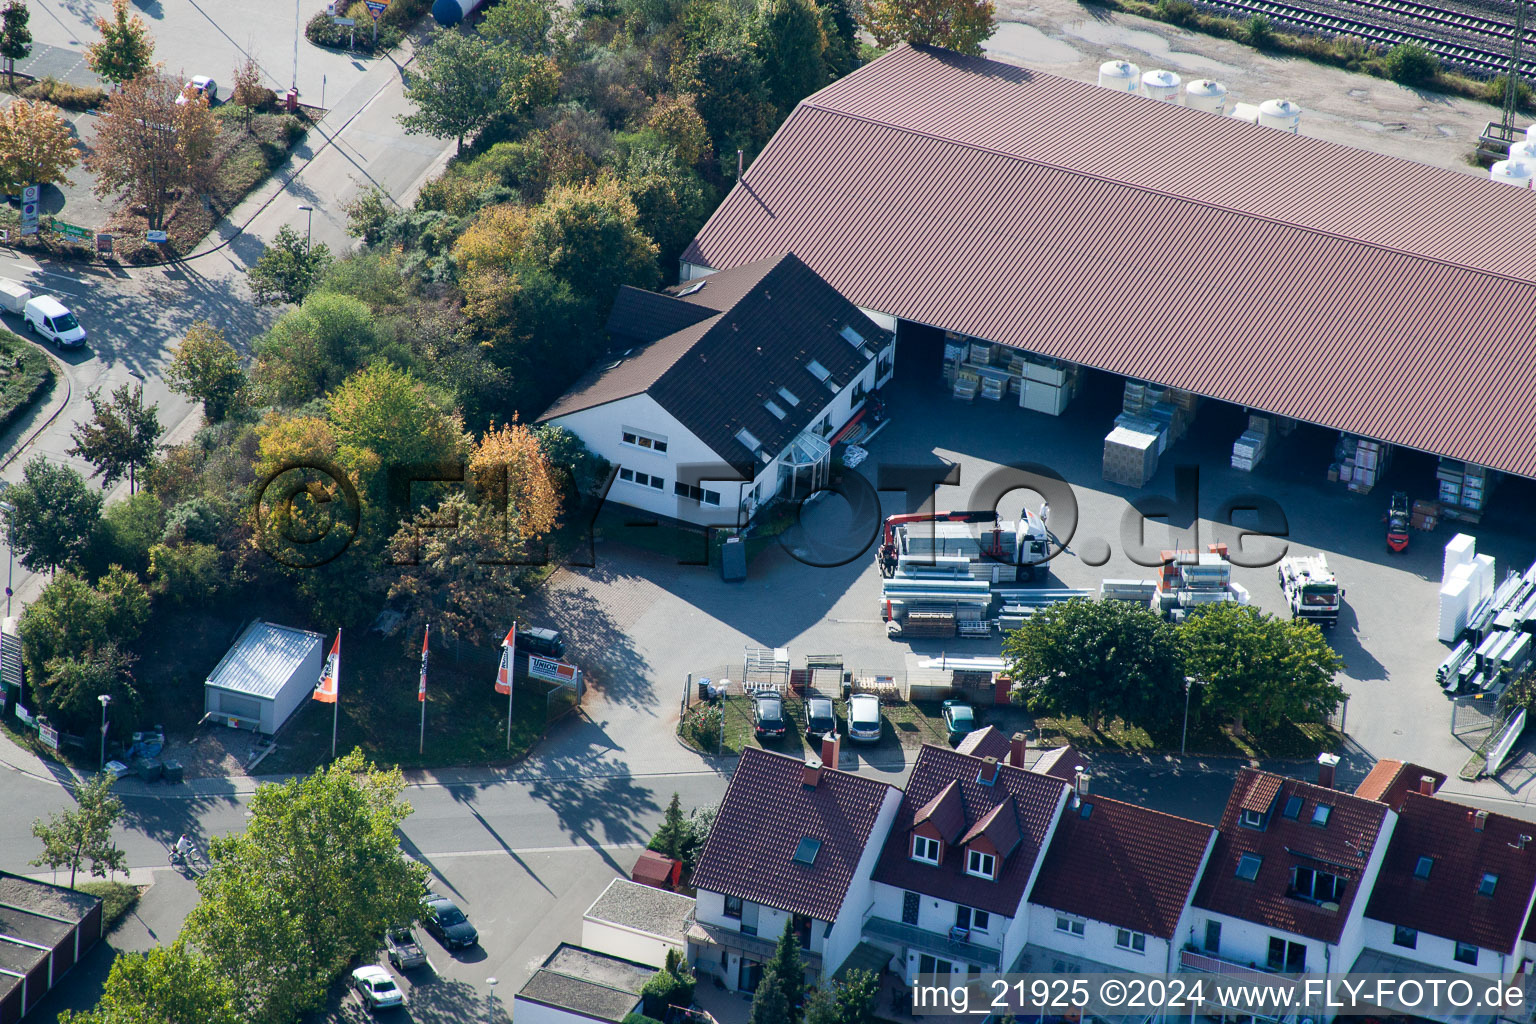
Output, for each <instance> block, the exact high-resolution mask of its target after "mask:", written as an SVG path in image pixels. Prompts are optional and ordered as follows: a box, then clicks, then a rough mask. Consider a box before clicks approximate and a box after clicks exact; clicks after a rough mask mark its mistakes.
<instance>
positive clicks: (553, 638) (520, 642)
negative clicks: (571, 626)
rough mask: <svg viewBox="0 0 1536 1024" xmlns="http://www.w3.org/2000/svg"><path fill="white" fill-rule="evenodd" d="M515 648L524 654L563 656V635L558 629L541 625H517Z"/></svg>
mask: <svg viewBox="0 0 1536 1024" xmlns="http://www.w3.org/2000/svg"><path fill="white" fill-rule="evenodd" d="M517 649H518V650H519V651H522V652H523V653H524V654H536V655H538V656H539V657H541V658H563V657H565V637H563V636H561V635H560V631H559V630H558V629H545V628H544V627H543V626H519V627H517Z"/></svg>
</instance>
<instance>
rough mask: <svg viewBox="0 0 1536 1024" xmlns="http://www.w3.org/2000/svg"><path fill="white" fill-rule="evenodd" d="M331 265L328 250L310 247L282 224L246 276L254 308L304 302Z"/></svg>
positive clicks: (322, 244) (321, 244)
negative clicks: (254, 303)
mask: <svg viewBox="0 0 1536 1024" xmlns="http://www.w3.org/2000/svg"><path fill="white" fill-rule="evenodd" d="M330 265H331V250H330V247H329V246H327V245H326V244H325V243H324V242H321V243H320V244H319V245H314V246H312V245H310V241H309V239H308V238H305V237H300V236H299V233H298V232H297V231H295V230H294V229H293V228H291V227H289V226H288V225H287V224H284V225H283V226H282V227H280V228H278V229H277V237H276V238H274V239H272V243H271V244H270V245H268V246H267V247H266V248H265V249H263V250H262V253H261V255H260V256H259V257H257V259H256V262H255V264H253V265H252V266H251V267H250V268H249V269H248V270H246V272H245V279H246V281H247V282H249V283H250V286H251V292H252V294H253V295H255V297H256V305H258V306H270V305H274V304H276V303H279V302H292V303H299V302H303V301H304V298H305V296H307V295H308V294H309V293H310V291H311V290H312V289H313V288H314V287H315V282H317V281H319V280H320V278H321V277H322V276H323V275H324V274H325V270H326V268H327V267H329V266H330Z"/></svg>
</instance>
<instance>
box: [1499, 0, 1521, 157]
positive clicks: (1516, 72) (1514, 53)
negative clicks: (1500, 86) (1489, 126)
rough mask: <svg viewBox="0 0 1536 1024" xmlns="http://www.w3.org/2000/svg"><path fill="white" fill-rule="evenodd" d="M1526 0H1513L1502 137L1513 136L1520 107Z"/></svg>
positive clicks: (1510, 137)
mask: <svg viewBox="0 0 1536 1024" xmlns="http://www.w3.org/2000/svg"><path fill="white" fill-rule="evenodd" d="M1525 4H1526V0H1515V40H1514V43H1513V44H1512V45H1511V46H1510V48H1509V77H1508V79H1507V80H1506V81H1505V83H1504V137H1505V138H1508V139H1513V138H1514V132H1515V114H1517V113H1518V112H1519V107H1520V82H1521V78H1520V51H1521V50H1523V49H1524V48H1525Z"/></svg>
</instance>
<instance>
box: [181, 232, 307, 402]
mask: <svg viewBox="0 0 1536 1024" xmlns="http://www.w3.org/2000/svg"><path fill="white" fill-rule="evenodd" d="M284 230H287V229H286V228H285V229H284ZM270 251H271V250H268V252H270ZM262 258H263V259H265V258H266V256H265V254H263V257H262ZM258 265H259V264H258ZM165 382H166V384H167V385H169V387H170V389H171V390H172V391H174V392H176V393H177V394H179V395H186V396H187V397H188V398H190V399H193V400H194V401H198V402H201V403H203V413H204V415H206V416H207V417H208V420H209V422H211V423H218V422H219V421H221V420H223V419H224V417H226V416H228V415H229V414H230V413H231V412H232V411H233V410H234V409H235V408H236V407H237V406H238V405H239V403H240V400H241V397H242V395H243V394H244V392H245V370H244V369H242V368H241V366H240V354H239V353H238V352H236V351H235V349H234V346H233V345H231V344H230V343H229V342H227V341H225V340H224V332H223V331H221V330H219V329H218V328H217V327H215V326H213V324H211V323H209V322H208V321H207V320H198V321H196V322H195V323H193V325H192V326H191V327H189V328H187V333H186V335H185V336H184V337H183V338H182V340H181V344H180V345H177V346H176V350H175V352H173V353H172V354H171V363H170V365H169V366H167V367H166V368H165Z"/></svg>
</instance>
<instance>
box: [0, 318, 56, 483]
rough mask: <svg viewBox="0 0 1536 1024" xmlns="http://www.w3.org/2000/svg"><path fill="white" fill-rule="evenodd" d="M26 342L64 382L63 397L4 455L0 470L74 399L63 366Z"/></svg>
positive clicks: (35, 438)
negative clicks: (25, 437) (23, 439)
mask: <svg viewBox="0 0 1536 1024" xmlns="http://www.w3.org/2000/svg"><path fill="white" fill-rule="evenodd" d="M27 342H28V344H31V345H34V346H36V347H37V349H38V351H40V352H42V353H43V356H44V357H45V358H46V359H47V360H48V362H49V363H50V364H51V365H52V366H53V371H54V373H55V375H56V377H57V379H59V380H62V381H63V382H64V397H63V399H61V400H60V401H59V404H58V406H57V408H55V409H54V410H53V412H51V413H49V414H48V416H47V418H46V419H44V420H43V422H41V423H39V424H38V425H37V427H36V429H34V430H33V431H32V433H31V434H29V435H28V436H27V439H26V440H25V441H22V442H21V443H19V444H17V445H16V446H15V447H14V448H12V449H11V451H10V452H9V453H7V454H6V456H5V459H4V461H0V470H3V469H8V468H10V465H11V463H13V462H15V461H16V460H17V458H19V457H20V456H21V454H22V453H23V452H25V451H26V450H27V449H28V448H29V447H31V445H32V442H33V441H36V440H37V439H38V437H40V436H41V435H42V433H43V431H45V430H47V429H48V428H49V427H51V426H53V421H54V420H56V419H58V418H59V415H60V414H61V413H62V412H63V411H64V410H65V409H66V408H68V406H69V401H70V399H71V398H73V397H74V384H73V382H71V381H70V379H69V374H68V373H66V372H65V371H64V364H63V363H61V362H59V361H58V360H57V359H56V358H54V355H53V353H52V352H49V351H48V350H47V349H46V348H44V347H43V346H42V345H40V344H38V343H37V342H35V341H32V340H31V339H30V338H29V339H27Z"/></svg>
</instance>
